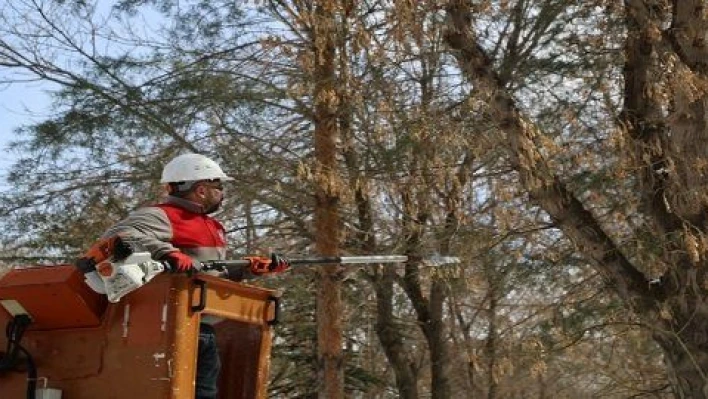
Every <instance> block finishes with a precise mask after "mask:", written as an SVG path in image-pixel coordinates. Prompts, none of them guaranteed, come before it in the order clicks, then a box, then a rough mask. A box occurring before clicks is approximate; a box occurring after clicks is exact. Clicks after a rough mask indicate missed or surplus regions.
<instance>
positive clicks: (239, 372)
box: [0, 265, 279, 399]
mask: <svg viewBox="0 0 708 399" xmlns="http://www.w3.org/2000/svg"><path fill="white" fill-rule="evenodd" d="M278 298H279V294H278V293H277V292H276V291H273V290H268V289H263V288H259V287H254V286H250V285H246V284H243V283H237V282H233V281H229V280H226V279H222V278H218V277H215V276H210V275H206V274H197V275H195V276H192V277H188V276H186V275H184V274H169V273H162V274H160V275H158V276H156V277H155V278H154V279H153V280H152V281H150V283H149V284H146V285H145V286H143V287H141V288H140V289H138V290H136V291H133V292H131V293H130V294H128V295H126V296H125V297H123V298H122V299H121V300H120V301H119V302H117V303H109V302H108V301H107V300H106V296H105V295H101V294H98V293H96V292H94V291H92V290H91V289H90V288H88V287H87V286H86V285H85V283H84V277H83V274H82V273H81V271H79V270H78V269H77V268H76V267H75V266H73V265H61V266H47V267H30V268H17V269H13V270H11V271H9V272H8V273H7V274H5V275H4V276H2V277H1V278H0V326H10V325H13V322H14V323H15V324H17V321H18V320H20V319H21V318H22V317H25V319H26V316H21V315H24V314H26V315H28V316H29V318H30V319H31V323H30V324H29V325H27V326H26V329H25V330H24V331H23V332H22V333H21V334H16V335H13V334H11V333H10V329H8V332H7V334H0V351H5V350H6V349H5V348H11V347H13V345H14V346H17V344H19V345H20V346H21V348H23V350H24V351H26V353H24V352H22V351H20V352H22V353H20V354H19V356H17V359H16V361H17V362H16V363H17V364H14V365H12V367H10V368H9V369H8V370H3V369H2V368H0V397H1V398H2V399H23V398H27V397H29V396H28V387H30V389H34V388H35V386H36V399H60V398H61V399H98V398H101V399H139V398H140V399H142V398H150V399H153V398H154V399H162V398H164V399H167V398H170V399H191V398H194V378H195V375H196V359H197V342H198V336H199V323H200V320H201V318H202V316H204V315H212V316H217V317H219V318H222V319H224V321H222V322H219V323H217V324H215V326H214V327H215V329H216V334H217V342H218V345H219V349H220V355H221V361H222V370H221V376H220V381H219V397H220V398H221V399H238V398H243V399H246V398H248V399H252V398H265V397H266V396H267V395H266V385H267V379H268V369H269V363H270V351H271V342H272V325H273V324H274V323H276V322H277V316H278V304H279V300H278ZM17 315H20V318H19V319H18V317H16V316H17ZM17 335H21V337H18V336H17ZM18 339H19V342H15V341H16V340H18ZM8 341H11V342H8ZM9 355H11V354H10V353H1V352H0V365H2V363H3V362H2V360H7V358H8V356H9ZM3 357H4V359H3ZM28 358H30V359H29V360H30V362H28V361H27V360H28Z"/></svg>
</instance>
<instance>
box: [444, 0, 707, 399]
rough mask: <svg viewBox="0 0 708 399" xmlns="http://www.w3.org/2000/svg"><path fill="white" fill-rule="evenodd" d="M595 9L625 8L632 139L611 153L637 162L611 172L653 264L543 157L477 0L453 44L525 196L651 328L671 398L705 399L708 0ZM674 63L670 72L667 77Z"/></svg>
mask: <svg viewBox="0 0 708 399" xmlns="http://www.w3.org/2000/svg"><path fill="white" fill-rule="evenodd" d="M593 6H595V5H593ZM596 6H598V7H603V8H604V9H605V10H606V12H607V13H608V14H609V15H611V17H616V16H617V15H624V24H623V25H620V26H624V28H625V29H624V32H622V33H623V36H622V37H624V42H625V43H624V65H623V66H622V68H621V71H622V78H623V79H622V80H621V81H620V83H619V84H620V85H622V86H623V87H620V88H621V90H620V89H618V90H617V91H619V92H621V93H622V96H621V97H622V101H621V105H622V111H621V112H620V113H618V114H615V115H613V116H614V118H615V121H616V129H617V130H618V131H619V132H620V133H619V137H621V139H623V140H626V141H625V143H626V145H622V146H618V147H617V148H614V150H615V151H617V157H618V158H619V159H625V160H632V161H633V163H632V165H633V169H629V170H628V169H622V168H620V171H621V172H618V173H616V174H615V175H614V176H613V177H614V178H615V179H616V184H615V185H614V186H615V187H616V190H618V192H621V193H622V194H623V195H627V196H629V195H630V194H631V193H632V191H630V190H634V192H635V193H639V196H638V197H635V202H634V203H635V204H638V205H639V206H638V207H637V209H636V212H638V213H640V215H641V217H640V218H639V219H640V222H639V223H640V225H638V226H631V225H630V226H631V227H636V230H635V231H634V234H635V235H634V237H633V240H635V242H636V243H640V244H641V246H642V248H646V249H648V250H649V251H650V253H651V256H649V259H646V257H647V254H641V255H636V256H632V254H631V253H629V251H626V250H624V248H623V246H622V245H621V244H620V243H619V242H618V238H619V234H618V229H617V228H614V227H608V222H609V221H608V220H606V219H604V218H602V217H601V216H600V215H598V214H597V213H596V212H595V211H594V207H593V205H592V204H591V203H590V201H589V200H588V199H587V192H585V191H583V190H582V189H576V188H574V187H573V186H572V185H571V182H569V181H568V179H567V177H565V176H563V174H562V173H561V171H562V170H560V169H558V168H556V167H554V165H553V164H551V163H550V162H549V161H548V157H547V156H546V154H548V151H549V150H548V148H547V146H545V145H544V144H546V143H547V142H546V141H544V137H546V134H547V133H546V132H545V131H544V130H543V129H542V128H540V127H539V126H537V125H535V124H534V123H533V121H532V120H529V118H527V117H526V116H525V115H524V112H523V111H522V108H521V107H520V105H519V102H518V101H517V100H516V99H515V98H514V96H513V93H512V92H510V91H509V89H508V84H509V81H508V80H506V79H505V77H504V75H502V74H500V73H499V71H498V70H497V69H496V68H494V59H493V58H491V57H490V56H489V54H488V52H487V50H485V49H484V48H483V47H482V46H481V44H480V42H479V40H478V36H477V34H476V33H475V31H474V24H473V21H474V16H475V14H474V12H473V10H472V8H471V5H470V3H468V2H466V1H458V0H453V1H450V2H449V3H448V5H447V8H446V11H447V15H448V23H449V32H448V35H447V42H448V44H449V45H450V47H451V49H452V50H453V51H454V54H455V56H456V57H457V59H458V61H459V63H460V67H461V68H462V70H463V71H464V73H465V76H466V78H467V79H468V80H469V81H470V82H472V83H474V84H475V85H476V87H477V88H478V89H477V90H476V94H475V95H476V96H479V97H481V98H483V99H484V100H485V101H487V102H488V104H489V106H488V108H487V109H486V110H487V114H488V117H489V118H490V120H491V121H492V123H493V124H494V125H495V126H497V128H498V129H499V131H500V132H501V133H503V134H504V135H505V139H506V143H505V144H506V146H507V148H508V150H509V157H510V160H511V164H512V166H513V167H514V169H515V170H516V172H517V173H518V174H519V179H520V182H521V184H522V185H523V187H524V188H525V189H526V190H527V191H528V193H529V196H530V198H531V199H532V200H533V201H534V202H535V203H536V204H538V206H539V207H541V208H542V209H543V210H544V211H546V212H547V213H548V215H549V216H550V218H551V220H552V221H553V222H554V224H555V225H556V226H557V227H558V228H559V229H560V230H561V231H563V233H564V234H565V235H566V236H567V237H568V238H570V239H571V240H572V241H573V242H575V243H576V245H577V246H578V248H579V250H580V251H581V252H582V253H583V254H584V255H585V256H587V257H588V258H589V259H591V260H592V261H593V264H594V267H595V268H596V269H597V270H598V271H599V272H600V273H601V274H602V275H603V276H604V278H605V279H606V281H607V283H608V285H609V286H610V287H612V289H613V290H614V292H615V294H616V295H617V296H618V297H619V298H621V300H622V301H623V302H624V304H625V305H626V306H627V307H628V308H629V309H632V310H633V311H634V312H636V314H637V315H638V316H639V317H641V318H642V320H643V322H644V323H645V325H646V326H647V327H649V328H652V332H653V335H654V338H655V340H656V341H657V342H658V343H659V344H660V345H661V347H662V348H663V349H664V353H665V356H666V361H667V364H668V366H669V368H670V370H671V374H672V376H673V378H672V380H673V384H674V389H675V392H676V395H677V396H679V397H692V398H703V397H706V393H705V392H706V391H705V389H704V387H705V386H706V378H705V373H704V370H706V366H708V363H707V362H708V360H707V359H708V357H707V355H708V353H706V349H705V348H704V345H705V344H704V342H705V339H704V336H705V334H704V331H706V323H707V322H708V319H706V318H705V317H704V314H705V310H704V309H703V305H702V303H703V299H704V298H705V295H706V289H705V288H704V287H703V284H702V283H701V282H702V281H704V272H703V269H704V266H705V265H704V262H705V255H704V253H705V247H704V245H703V244H702V243H703V241H704V237H705V233H706V227H708V226H707V225H706V213H705V211H704V209H705V206H704V199H703V197H702V196H701V194H699V193H700V192H701V189H702V188H703V187H704V186H705V183H706V178H705V173H704V168H703V166H701V165H704V164H705V157H706V155H707V154H706V153H705V152H704V150H703V147H700V148H697V147H696V146H694V145H693V144H689V142H691V143H695V140H697V139H699V138H701V137H703V135H704V134H705V129H704V123H703V121H704V118H705V113H704V112H705V111H704V104H705V98H706V97H705V94H706V93H705V71H704V67H703V64H702V61H699V60H700V59H705V58H704V57H705V55H706V54H705V50H704V47H703V46H702V45H701V44H700V43H701V40H699V37H698V36H697V35H698V33H697V32H703V31H704V30H703V29H704V28H705V23H706V22H705V18H704V16H703V12H702V10H703V9H704V7H705V5H704V4H703V2H700V1H695V2H682V3H680V4H679V3H678V2H675V3H673V4H669V3H668V2H643V1H627V2H625V4H624V8H622V7H618V6H617V5H616V4H614V3H612V4H610V3H607V4H605V3H603V2H598V4H596ZM697 11H700V12H697ZM614 21H618V19H614ZM607 26H609V25H607ZM667 68H669V69H670V70H671V71H672V74H671V75H670V74H666V73H665V72H664V71H665V70H666V69H667ZM677 79H678V80H677ZM679 82H680V83H679ZM686 82H688V83H689V84H685V83H686ZM609 133H612V132H608V134H607V136H608V137H609V136H611V135H610V134H609ZM615 137H616V138H617V136H615ZM689 137H690V138H689ZM631 219H633V218H631V217H627V218H626V219H625V220H624V221H623V222H625V223H627V224H629V223H631V222H632V220H631ZM613 222H614V221H613ZM643 258H644V259H643ZM642 260H643V261H645V262H646V261H649V262H652V263H659V264H661V267H659V269H658V271H659V272H660V273H661V275H660V279H659V280H658V281H657V283H651V284H650V282H649V281H650V280H651V278H652V277H654V276H652V275H647V274H645V273H650V272H652V271H657V270H656V269H654V270H652V268H651V267H649V265H645V264H642V263H641V262H640V261H642Z"/></svg>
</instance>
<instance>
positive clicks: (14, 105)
mask: <svg viewBox="0 0 708 399" xmlns="http://www.w3.org/2000/svg"><path fill="white" fill-rule="evenodd" d="M0 75H1V74H0ZM0 80H2V77H1V76H0ZM46 86H47V85H46V84H41V83H37V82H35V83H13V84H4V85H2V86H0V153H1V154H2V156H1V157H0V180H2V182H0V183H4V177H5V174H6V173H7V169H8V167H9V166H10V165H11V164H12V161H13V160H14V159H15V154H13V153H11V152H9V151H8V149H7V146H8V144H9V142H10V141H11V140H13V139H14V138H16V136H15V135H14V134H13V131H14V130H15V129H16V128H18V127H20V126H22V125H26V124H29V123H32V122H36V121H39V120H41V119H43V118H44V117H46V116H47V114H48V108H49V101H50V98H49V95H48V94H47V89H46Z"/></svg>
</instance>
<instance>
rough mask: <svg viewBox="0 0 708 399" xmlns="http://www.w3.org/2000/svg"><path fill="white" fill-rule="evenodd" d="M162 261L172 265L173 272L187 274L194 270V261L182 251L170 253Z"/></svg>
mask: <svg viewBox="0 0 708 399" xmlns="http://www.w3.org/2000/svg"><path fill="white" fill-rule="evenodd" d="M162 259H164V260H165V261H166V262H167V263H169V264H170V266H171V268H172V271H173V272H186V271H190V270H192V269H194V259H192V257H191V256H189V255H187V254H185V253H184V252H181V251H174V252H170V253H168V254H167V255H165V256H163V258H162Z"/></svg>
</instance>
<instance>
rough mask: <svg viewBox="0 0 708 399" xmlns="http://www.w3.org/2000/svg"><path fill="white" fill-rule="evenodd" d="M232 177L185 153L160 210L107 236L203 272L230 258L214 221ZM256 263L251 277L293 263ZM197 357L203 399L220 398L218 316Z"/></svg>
mask: <svg viewBox="0 0 708 399" xmlns="http://www.w3.org/2000/svg"><path fill="white" fill-rule="evenodd" d="M231 180H233V178H231V177H229V176H227V175H226V174H225V173H224V172H223V171H222V170H221V168H220V167H219V165H218V164H217V163H216V162H214V161H213V160H211V159H209V158H207V157H205V156H203V155H200V154H183V155H180V156H178V157H176V158H174V159H172V160H171V161H170V162H168V163H167V165H165V167H164V169H163V171H162V179H161V181H160V182H161V183H164V184H166V185H167V190H168V194H169V195H168V197H167V199H166V200H165V201H164V202H163V203H160V204H158V205H154V206H148V207H144V208H139V209H137V210H135V211H133V212H132V213H131V214H130V215H128V217H127V218H126V219H124V220H122V221H120V222H118V223H117V224H116V225H114V226H113V227H111V228H110V229H109V230H108V231H107V232H106V233H105V234H104V235H103V237H110V236H115V235H120V236H121V237H122V238H123V239H124V240H125V241H126V242H127V243H129V244H131V245H135V246H136V247H139V248H142V249H144V250H146V251H149V252H150V253H151V255H152V258H153V259H157V260H164V261H166V262H167V263H168V264H169V265H170V266H171V269H172V271H178V272H189V271H192V270H193V269H198V268H199V267H201V264H200V263H199V261H206V260H220V259H224V258H225V256H226V239H225V230H224V227H223V226H222V225H221V223H219V222H218V221H217V220H216V219H214V218H213V217H211V216H209V215H210V214H212V213H214V212H216V211H217V210H218V209H219V208H220V206H221V203H222V201H223V199H224V186H223V184H224V182H227V181H231ZM249 259H251V267H250V270H246V271H245V273H246V274H249V273H250V274H254V275H259V274H268V273H278V272H282V271H284V270H285V269H287V268H288V267H289V264H288V262H287V260H285V259H284V258H281V257H279V256H277V255H273V256H271V257H270V258H258V257H257V258H249ZM201 321H202V322H201V324H200V326H199V327H200V328H199V354H198V357H197V378H196V393H195V397H196V398H197V399H212V398H216V397H217V381H218V376H219V370H220V367H221V362H220V360H219V353H218V348H217V346H216V335H215V333H214V327H213V324H215V323H216V322H218V321H219V319H218V318H216V317H214V316H208V315H206V316H202V320H201Z"/></svg>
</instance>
